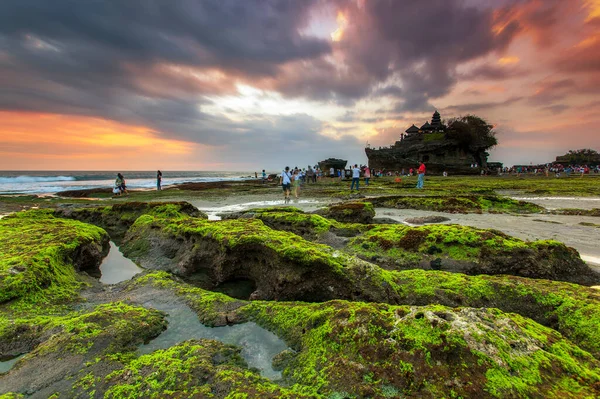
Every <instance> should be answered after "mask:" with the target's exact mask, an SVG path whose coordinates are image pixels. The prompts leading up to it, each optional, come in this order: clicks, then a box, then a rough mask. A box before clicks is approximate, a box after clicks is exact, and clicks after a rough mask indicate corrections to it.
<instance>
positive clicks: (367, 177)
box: [365, 166, 371, 186]
mask: <svg viewBox="0 0 600 399" xmlns="http://www.w3.org/2000/svg"><path fill="white" fill-rule="evenodd" d="M370 178H371V169H369V167H368V166H365V186H368V185H369V179H370Z"/></svg>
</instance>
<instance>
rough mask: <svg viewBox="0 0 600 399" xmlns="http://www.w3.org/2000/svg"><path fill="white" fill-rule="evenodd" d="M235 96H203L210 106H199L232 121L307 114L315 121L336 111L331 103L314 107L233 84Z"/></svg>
mask: <svg viewBox="0 0 600 399" xmlns="http://www.w3.org/2000/svg"><path fill="white" fill-rule="evenodd" d="M236 88H237V93H236V95H227V96H206V98H207V99H209V100H210V101H212V104H209V105H204V106H202V111H203V112H206V113H209V114H220V113H222V114H226V115H227V117H228V118H230V119H232V120H236V121H242V120H245V119H246V118H247V117H248V115H259V114H261V115H265V114H266V115H292V114H309V115H312V116H314V117H315V118H319V119H333V118H335V116H336V115H337V114H339V112H340V111H339V110H340V108H339V107H337V106H335V105H332V104H321V105H319V106H315V104H314V103H313V102H310V101H305V100H302V99H287V98H284V97H283V96H282V95H281V94H279V93H278V92H275V91H269V90H261V89H257V88H255V87H252V86H249V85H244V84H239V83H238V84H236Z"/></svg>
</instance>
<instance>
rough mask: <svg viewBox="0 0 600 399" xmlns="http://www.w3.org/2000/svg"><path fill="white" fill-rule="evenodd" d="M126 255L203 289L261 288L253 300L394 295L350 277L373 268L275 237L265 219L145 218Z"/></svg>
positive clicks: (295, 239) (286, 236) (130, 236)
mask: <svg viewBox="0 0 600 399" xmlns="http://www.w3.org/2000/svg"><path fill="white" fill-rule="evenodd" d="M121 248H122V250H123V252H124V254H125V255H127V256H129V257H130V258H132V259H134V260H136V261H137V262H139V263H140V264H141V265H142V266H143V267H145V268H147V269H155V270H156V269H158V270H166V271H169V272H172V273H174V274H176V275H179V276H181V277H184V278H185V279H187V280H188V281H191V280H198V279H199V278H204V279H205V283H204V285H203V284H200V286H201V287H203V288H207V289H215V288H217V287H218V286H220V285H223V284H225V283H228V282H231V281H236V280H250V281H251V282H252V283H253V284H254V285H255V286H256V290H255V291H254V292H253V293H252V296H251V298H253V299H274V300H289V299H297V300H306V301H324V300H328V299H335V298H340V297H343V298H346V299H363V300H371V301H378V300H383V299H384V298H385V297H386V296H387V294H386V293H385V292H384V291H383V290H382V289H376V287H372V289H370V290H361V291H356V290H354V287H355V285H356V282H355V281H353V278H354V277H352V276H351V274H349V273H346V272H345V271H346V270H347V269H351V268H359V269H360V270H362V268H363V266H364V264H366V265H367V266H369V267H370V266H371V265H369V264H367V263H366V262H364V261H362V260H360V259H357V258H356V257H352V256H348V255H346V254H344V253H343V252H340V251H336V250H334V249H332V248H331V247H329V246H327V245H322V244H317V243H313V242H310V241H307V240H305V239H303V238H302V237H300V236H298V235H296V234H293V233H289V232H286V231H278V230H273V229H271V228H269V227H268V226H266V225H265V224H264V223H263V222H262V221H261V220H259V219H238V220H223V221H208V220H203V219H197V218H189V217H182V218H175V219H173V218H168V217H159V216H153V215H143V216H141V217H140V218H139V219H138V220H137V221H136V222H135V224H134V225H133V226H132V227H131V229H130V230H129V232H128V233H127V236H126V237H125V240H124V243H123V246H122V247H121ZM355 293H357V295H355ZM243 299H248V298H243Z"/></svg>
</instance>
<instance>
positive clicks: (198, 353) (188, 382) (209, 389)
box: [95, 339, 314, 399]
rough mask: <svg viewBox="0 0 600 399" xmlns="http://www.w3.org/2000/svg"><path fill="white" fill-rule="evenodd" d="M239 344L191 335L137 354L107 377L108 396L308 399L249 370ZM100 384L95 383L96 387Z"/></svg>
mask: <svg viewBox="0 0 600 399" xmlns="http://www.w3.org/2000/svg"><path fill="white" fill-rule="evenodd" d="M240 351H241V349H240V348H238V347H234V346H231V345H225V344H222V343H220V342H217V341H212V340H206V339H202V340H191V341H187V342H184V343H181V344H178V345H175V346H173V347H171V348H169V349H165V350H158V351H155V352H153V353H151V354H148V355H144V356H141V357H140V358H138V359H135V360H133V361H132V362H130V363H129V364H128V365H127V366H126V367H124V368H122V369H118V370H115V371H113V372H112V373H110V374H109V375H108V376H106V377H105V383H106V384H107V385H108V387H107V389H106V391H105V393H104V395H105V396H104V397H108V398H132V399H133V398H140V397H145V398H157V399H160V398H165V397H173V398H192V397H198V398H203V397H207V398H208V397H210V398H312V397H314V396H312V395H308V394H302V393H300V392H297V391H296V390H295V389H294V387H291V388H283V387H281V386H279V385H277V384H275V383H273V382H272V381H270V380H268V379H266V378H264V377H261V376H260V374H259V373H258V372H256V371H254V370H249V369H248V366H247V365H246V362H245V361H244V360H243V359H242V357H241V355H240ZM95 388H96V389H98V387H97V386H96V387H95Z"/></svg>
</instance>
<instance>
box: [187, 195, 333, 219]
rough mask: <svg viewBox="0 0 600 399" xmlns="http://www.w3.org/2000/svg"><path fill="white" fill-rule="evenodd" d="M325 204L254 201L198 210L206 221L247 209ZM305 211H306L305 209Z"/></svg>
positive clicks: (297, 201) (319, 204)
mask: <svg viewBox="0 0 600 399" xmlns="http://www.w3.org/2000/svg"><path fill="white" fill-rule="evenodd" d="M325 203H326V202H323V201H319V200H313V199H297V200H296V199H293V200H292V201H291V202H290V203H289V204H286V203H284V201H283V198H282V199H280V200H272V201H255V202H245V203H243V204H233V205H225V206H220V207H217V208H202V207H199V208H198V209H199V210H201V211H202V212H204V213H206V214H207V215H208V220H221V217H219V216H217V214H219V213H232V212H240V211H245V210H247V209H252V208H266V207H271V206H298V207H300V208H301V209H305V208H311V209H312V208H315V209H316V208H318V207H319V206H321V205H323V204H325ZM305 210H306V209H305Z"/></svg>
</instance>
